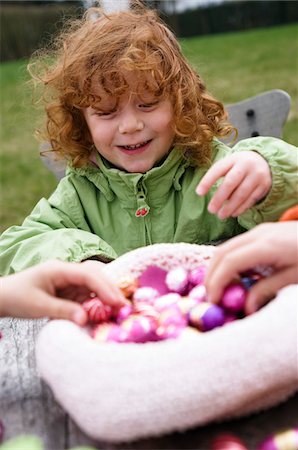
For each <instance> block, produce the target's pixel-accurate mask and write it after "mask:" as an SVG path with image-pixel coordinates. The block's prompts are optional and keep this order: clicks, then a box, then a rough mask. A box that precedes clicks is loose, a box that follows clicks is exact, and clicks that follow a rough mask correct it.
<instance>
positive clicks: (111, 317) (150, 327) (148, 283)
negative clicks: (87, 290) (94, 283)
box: [83, 265, 260, 343]
mask: <svg viewBox="0 0 298 450" xmlns="http://www.w3.org/2000/svg"><path fill="white" fill-rule="evenodd" d="M205 273H206V266H203V265H201V266H199V267H196V268H195V269H193V270H191V271H188V270H186V269H185V268H184V267H181V266H180V267H176V268H173V269H171V270H169V271H166V270H164V269H162V268H160V267H158V266H148V267H147V268H146V269H145V270H144V272H143V273H142V274H141V275H140V276H139V277H138V278H137V279H133V278H130V277H124V278H122V279H120V280H119V283H118V286H119V287H120V289H121V290H122V292H123V293H124V295H125V297H126V298H127V299H129V300H130V303H129V304H128V305H125V306H123V307H122V308H121V309H120V310H119V311H118V312H117V313H116V314H115V313H113V311H112V309H111V307H110V306H108V305H105V304H103V302H102V301H101V300H100V299H98V298H97V297H95V298H91V299H89V300H86V301H85V302H84V303H83V308H84V309H85V311H86V312H87V314H88V319H89V326H90V332H91V335H92V336H93V338H94V339H96V341H99V342H137V343H145V342H152V341H160V340H164V339H169V338H177V337H178V336H179V335H180V334H181V333H182V332H183V331H184V330H185V329H186V328H188V329H191V330H193V331H197V332H206V331H210V330H213V329H214V328H217V327H220V326H223V325H225V324H227V323H229V322H231V321H234V320H236V319H241V318H242V317H244V315H245V313H244V306H245V301H246V296H247V291H248V290H249V289H250V287H251V286H252V285H253V284H254V283H255V282H256V281H258V279H259V278H260V275H259V274H258V273H257V272H251V273H249V274H247V275H245V276H243V277H242V278H241V279H240V280H238V281H237V282H235V283H232V284H230V285H229V286H227V287H226V289H225V291H224V292H223V295H222V298H221V301H220V304H219V305H215V304H213V303H210V302H208V299H207V295H206V289H205V286H204V284H203V283H204V277H205Z"/></svg>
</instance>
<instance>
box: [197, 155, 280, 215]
mask: <svg viewBox="0 0 298 450" xmlns="http://www.w3.org/2000/svg"><path fill="white" fill-rule="evenodd" d="M222 177H224V179H223V181H222V183H221V185H220V186H219V188H218V189H217V191H216V192H215V194H214V196H213V198H212V200H211V201H210V203H209V205H208V211H209V212H211V213H213V214H217V215H218V217H219V218H220V219H221V220H223V219H226V218H227V217H237V216H239V215H240V214H242V213H243V212H244V211H246V210H247V209H249V208H251V207H252V206H253V205H254V204H255V203H257V202H258V201H260V200H261V199H262V198H264V197H265V196H266V195H267V194H268V192H269V191H270V189H271V185H272V177H271V171H270V167H269V165H268V163H267V161H266V160H265V159H264V158H263V157H262V156H260V155H259V154H258V153H256V152H254V151H243V152H239V153H234V154H232V155H230V156H227V157H226V158H223V159H222V160H220V161H217V162H216V163H215V164H214V165H213V166H212V167H211V168H210V169H209V170H208V171H207V173H206V174H205V175H204V177H203V178H202V180H201V182H200V183H199V184H198V186H197V189H196V192H197V194H198V195H205V194H207V192H208V191H209V190H210V188H211V186H213V185H214V183H215V182H216V181H217V180H219V179H220V178H222Z"/></svg>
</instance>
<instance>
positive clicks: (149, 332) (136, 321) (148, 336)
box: [120, 314, 157, 342]
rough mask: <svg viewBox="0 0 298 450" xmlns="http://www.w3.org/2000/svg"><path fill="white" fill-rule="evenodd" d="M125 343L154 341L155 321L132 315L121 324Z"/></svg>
mask: <svg viewBox="0 0 298 450" xmlns="http://www.w3.org/2000/svg"><path fill="white" fill-rule="evenodd" d="M120 326H121V329H122V330H123V331H125V333H126V336H127V337H126V342H146V341H150V340H154V339H155V331H156V328H157V321H156V320H153V319H152V318H150V317H145V316H141V315H138V314H132V315H131V316H129V317H127V319H125V320H124V321H123V322H122V323H121V325H120Z"/></svg>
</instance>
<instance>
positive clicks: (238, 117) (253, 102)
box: [40, 89, 291, 180]
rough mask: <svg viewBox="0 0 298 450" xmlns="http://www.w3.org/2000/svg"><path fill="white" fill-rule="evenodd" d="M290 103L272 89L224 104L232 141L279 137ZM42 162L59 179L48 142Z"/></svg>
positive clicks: (60, 169)
mask: <svg viewBox="0 0 298 450" xmlns="http://www.w3.org/2000/svg"><path fill="white" fill-rule="evenodd" d="M290 106H291V97H290V96H289V94H288V93H287V92H285V91H282V90H280V89H273V90H271V91H267V92H263V93H261V94H259V95H256V96H255V97H251V98H248V99H246V100H242V101H240V102H238V103H232V104H230V105H226V109H227V111H228V115H229V120H230V122H231V123H232V124H233V125H234V127H235V128H237V130H238V136H237V139H236V140H235V141H233V145H234V144H235V143H236V142H238V141H240V140H241V139H245V138H249V137H254V136H273V137H281V136H282V129H283V126H284V124H285V122H286V120H287V117H288V114H289V111H290ZM40 150H41V152H44V154H43V155H42V156H41V159H42V162H43V163H44V164H45V166H46V167H47V168H48V169H49V170H50V171H51V172H53V173H54V175H55V176H56V178H57V179H58V180H60V179H61V178H63V177H64V175H65V166H66V163H65V161H64V160H57V159H56V158H55V154H54V153H51V152H47V150H50V145H49V143H47V142H45V143H43V144H42V145H41V148H40Z"/></svg>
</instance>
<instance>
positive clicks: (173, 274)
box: [166, 267, 189, 295]
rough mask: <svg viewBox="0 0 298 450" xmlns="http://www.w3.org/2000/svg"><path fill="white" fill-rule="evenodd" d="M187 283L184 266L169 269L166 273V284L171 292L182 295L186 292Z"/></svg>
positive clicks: (186, 273)
mask: <svg viewBox="0 0 298 450" xmlns="http://www.w3.org/2000/svg"><path fill="white" fill-rule="evenodd" d="M188 284H189V281H188V272H187V270H186V269H184V267H176V268H175V269H171V270H169V272H168V273H167V275H166V285H167V287H168V288H169V290H170V291H172V292H177V293H178V294H181V295H183V294H185V293H186V292H187V289H188Z"/></svg>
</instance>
